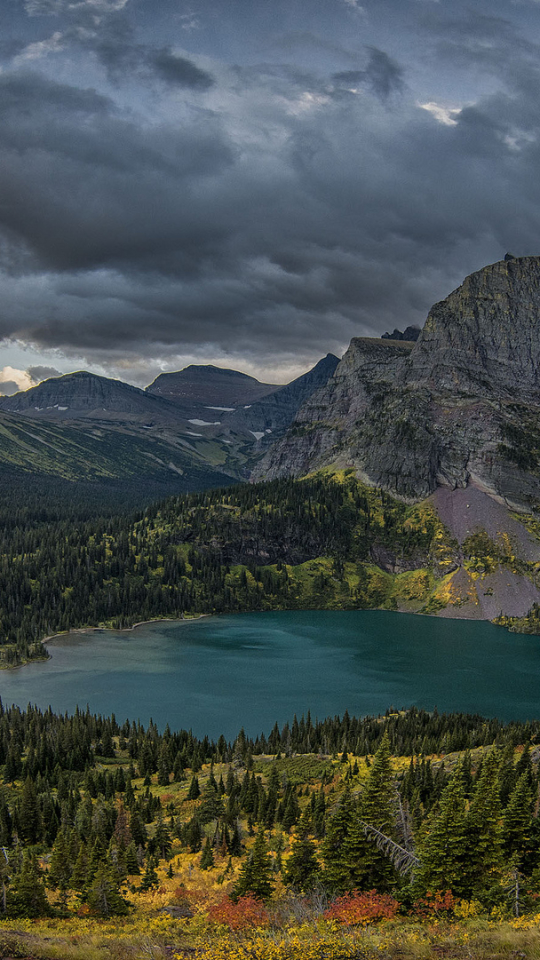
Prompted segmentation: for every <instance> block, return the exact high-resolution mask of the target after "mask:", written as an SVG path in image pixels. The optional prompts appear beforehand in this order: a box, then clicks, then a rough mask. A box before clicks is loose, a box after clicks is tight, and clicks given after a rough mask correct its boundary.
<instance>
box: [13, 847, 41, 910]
mask: <svg viewBox="0 0 540 960" xmlns="http://www.w3.org/2000/svg"><path fill="white" fill-rule="evenodd" d="M49 913H50V909H49V903H48V900H47V895H46V893H45V887H44V885H43V880H42V877H41V870H40V869H39V867H38V864H37V860H36V858H35V856H34V855H33V854H31V853H29V852H28V851H27V850H25V851H24V854H23V860H22V865H21V869H20V870H19V871H18V872H17V873H16V874H15V875H14V876H13V878H12V882H11V885H10V887H9V888H8V891H7V914H8V916H9V917H17V918H18V917H27V918H29V919H32V918H35V917H44V916H47V915H48V914H49Z"/></svg>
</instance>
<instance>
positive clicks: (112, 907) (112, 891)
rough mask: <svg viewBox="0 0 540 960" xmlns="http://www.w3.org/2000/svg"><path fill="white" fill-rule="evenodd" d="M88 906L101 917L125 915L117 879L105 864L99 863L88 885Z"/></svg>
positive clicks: (124, 905)
mask: <svg viewBox="0 0 540 960" xmlns="http://www.w3.org/2000/svg"><path fill="white" fill-rule="evenodd" d="M87 903H88V906H89V907H90V908H91V909H92V910H94V911H95V912H96V913H98V914H99V916H101V917H111V916H113V915H116V914H123V913H127V904H126V901H125V900H124V898H123V897H122V896H121V894H120V889H119V883H118V879H117V877H116V876H115V873H114V871H113V870H112V869H111V867H110V866H109V865H108V864H107V863H106V862H103V863H100V865H99V867H98V869H97V870H96V875H95V877H94V879H93V881H92V883H91V885H90V889H89V891H88V897H87Z"/></svg>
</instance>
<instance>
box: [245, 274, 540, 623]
mask: <svg viewBox="0 0 540 960" xmlns="http://www.w3.org/2000/svg"><path fill="white" fill-rule="evenodd" d="M539 334H540V258H539V257H519V258H512V259H505V260H503V261H499V262H497V263H494V264H491V265H489V266H487V267H484V268H483V269H482V270H479V271H478V272H476V273H474V274H472V275H471V276H470V277H467V278H466V280H465V281H464V283H463V284H462V285H461V286H460V287H459V288H458V289H457V290H454V291H453V292H452V293H451V294H450V295H449V296H448V297H447V298H446V299H445V300H443V301H441V302H440V303H437V304H435V306H434V307H433V308H432V309H431V311H430V313H429V315H428V318H427V321H426V324H425V326H424V328H423V330H422V331H421V333H420V336H419V338H418V340H417V341H416V343H410V342H405V341H399V340H394V339H389V338H385V339H383V338H381V339H380V340H377V339H367V338H355V339H353V340H352V341H351V344H350V347H349V349H348V350H347V352H346V354H345V355H344V357H343V360H342V361H341V362H340V363H339V364H338V366H337V367H336V370H335V372H334V374H333V376H332V377H330V379H329V380H328V382H327V384H326V385H325V386H323V387H322V388H320V389H319V390H317V391H315V392H314V393H313V394H312V395H311V396H310V397H309V399H308V400H307V401H306V402H305V403H304V404H303V405H302V407H301V408H300V410H299V411H298V413H297V415H296V418H295V420H294V422H293V424H292V425H291V427H290V428H289V430H288V431H287V433H286V435H285V436H284V437H283V438H282V440H280V441H278V442H277V443H276V444H275V445H274V446H273V447H272V448H271V449H270V450H269V451H268V452H267V453H266V454H265V456H264V457H263V458H262V459H261V461H260V462H259V463H258V464H257V465H256V467H255V469H254V471H253V477H254V478H261V477H265V478H266V479H272V478H278V477H287V476H296V477H299V476H303V475H305V474H307V473H310V472H312V471H314V470H317V469H321V468H326V469H331V470H332V469H334V470H335V469H340V468H348V469H352V470H353V471H354V472H355V473H356V475H357V476H358V477H359V478H361V479H362V480H363V481H364V482H367V483H368V484H370V485H372V486H374V487H379V488H382V489H383V490H387V491H389V492H390V493H391V494H393V495H394V496H397V497H398V498H401V499H403V500H405V501H406V502H409V503H417V502H423V501H428V502H429V503H430V504H431V505H432V506H433V507H434V508H435V509H436V511H437V513H438V515H439V517H440V518H441V519H442V520H443V521H444V523H445V525H446V528H447V530H448V531H449V533H450V534H451V535H452V536H453V537H455V539H456V542H457V544H458V548H459V549H458V552H457V554H456V559H455V569H453V570H452V571H451V574H450V580H449V581H448V590H447V593H446V594H445V596H446V600H445V603H444V604H443V605H442V606H441V610H444V611H445V612H444V613H443V615H451V616H467V617H471V616H473V617H479V618H487V619H493V618H495V617H496V616H497V615H499V614H501V613H505V614H506V615H508V616H510V617H518V618H523V617H526V615H527V614H528V612H529V611H530V609H531V608H532V606H533V604H535V603H540V579H539V577H538V573H537V572H535V568H534V564H535V563H536V564H538V563H540V539H539V536H540V523H539V521H538V519H537V516H538V511H539V510H540V466H539V461H540V336H539ZM477 536H480V537H483V538H484V548H483V556H484V560H482V561H481V562H480V561H479V565H478V567H474V565H472V566H471V562H470V557H469V556H468V555H467V547H466V545H467V544H468V543H469V541H470V539H471V538H473V539H474V537H477ZM464 545H465V549H464ZM480 552H482V551H480ZM503 555H504V556H506V557H507V559H508V558H509V557H514V561H515V563H514V566H513V567H509V566H508V563H507V564H506V567H505V568H504V570H503V569H502V568H501V566H500V563H499V559H497V558H500V557H501V556H503ZM486 556H491V561H489V560H485V557H486ZM377 562H378V563H379V565H380V566H382V567H383V568H385V567H386V568H388V569H392V565H393V564H394V562H395V558H393V557H392V556H391V554H390V555H389V556H387V557H384V556H383V555H381V557H379V558H378V561H377ZM524 565H528V566H526V568H525V566H524ZM531 565H532V566H531Z"/></svg>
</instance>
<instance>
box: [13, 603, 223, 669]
mask: <svg viewBox="0 0 540 960" xmlns="http://www.w3.org/2000/svg"><path fill="white" fill-rule="evenodd" d="M212 616H214V614H212V613H199V614H197V616H195V617H179V618H177V617H154V618H153V619H152V620H139V621H138V622H137V623H134V624H133V625H132V626H131V627H122V628H121V629H117V628H115V627H73V628H72V629H71V630H62V631H61V632H60V633H52V634H51V635H50V636H48V637H44V638H43V640H41V643H42V644H43V646H46V645H47V644H49V643H52V642H53V641H54V640H65V639H66V637H73V636H82V635H84V634H86V633H104V632H105V631H107V632H109V633H132V632H133V630H136V629H137V627H147V626H149V625H150V624H152V623H174V624H175V625H177V624H181V623H193V622H194V621H196V620H204V619H206V618H208V617H212ZM46 659H47V660H50V656H48V657H47V658H46ZM28 662H29V663H30V661H28ZM22 666H24V664H22Z"/></svg>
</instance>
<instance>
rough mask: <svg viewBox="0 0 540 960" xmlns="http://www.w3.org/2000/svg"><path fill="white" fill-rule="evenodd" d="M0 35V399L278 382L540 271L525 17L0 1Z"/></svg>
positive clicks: (212, 2)
mask: <svg viewBox="0 0 540 960" xmlns="http://www.w3.org/2000/svg"><path fill="white" fill-rule="evenodd" d="M0 37H1V40H0V64H1V66H0V348H1V353H0V371H2V372H0V381H2V383H1V384H0V392H11V391H12V390H14V389H16V387H17V386H19V387H27V386H29V385H30V384H31V383H32V382H35V381H37V380H39V379H42V378H43V377H44V376H50V375H51V374H53V373H54V371H60V372H63V373H64V372H68V371H70V370H73V369H80V368H82V367H85V368H87V369H90V370H93V371H94V372H96V373H104V374H106V375H108V376H119V377H121V378H122V379H125V380H127V381H129V382H132V383H136V384H138V385H141V386H144V385H146V384H147V383H149V382H150V381H151V380H152V379H153V378H154V377H155V376H156V375H157V373H159V372H160V371H161V370H174V369H179V368H181V367H183V366H185V365H186V364H187V363H192V362H195V363H208V362H213V363H217V364H220V365H222V366H232V367H235V368H236V369H240V370H243V371H245V372H247V373H251V374H254V375H256V376H258V377H260V378H261V379H267V380H271V381H274V382H276V381H277V382H284V381H286V380H288V379H290V378H291V377H292V376H294V375H297V374H298V373H301V372H303V371H304V370H306V369H307V368H308V367H309V366H311V365H312V364H313V363H314V362H316V361H317V360H318V359H319V358H320V357H321V356H323V355H324V354H325V353H327V352H328V351H332V352H334V353H338V354H341V353H342V352H343V351H344V349H345V348H346V346H347V344H348V342H349V340H350V338H351V337H352V336H355V335H367V336H377V335H380V333H382V332H383V331H384V330H386V329H393V327H394V326H398V327H401V328H403V327H404V326H405V325H407V324H408V323H416V324H419V325H421V324H422V323H423V321H424V319H425V316H426V314H427V311H428V310H429V307H430V306H431V304H432V303H433V302H434V301H436V300H438V299H441V298H443V297H444V296H446V295H447V294H448V293H449V292H450V291H451V290H452V289H453V288H454V287H456V286H457V285H458V284H459V283H460V282H461V281H462V279H463V277H464V276H465V275H467V274H468V273H471V272H472V271H473V270H475V269H478V268H479V267H481V266H483V265H484V264H485V263H489V262H493V261H495V260H498V259H501V258H502V257H503V256H504V254H505V252H506V251H511V252H512V253H514V254H516V255H521V254H530V253H540V2H538V0H470V2H462V0H2V3H1V11H0ZM2 368H3V369H2Z"/></svg>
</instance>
